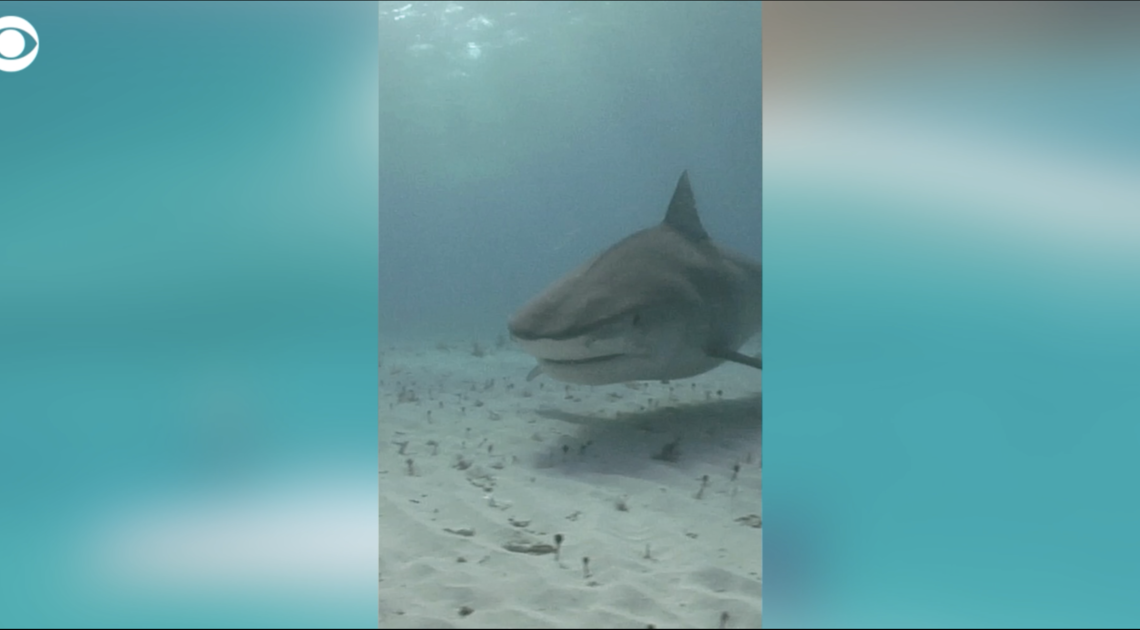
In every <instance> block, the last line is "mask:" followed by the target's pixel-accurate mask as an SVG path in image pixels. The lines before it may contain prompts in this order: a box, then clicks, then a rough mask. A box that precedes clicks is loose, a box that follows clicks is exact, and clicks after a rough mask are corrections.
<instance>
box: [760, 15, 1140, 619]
mask: <svg viewBox="0 0 1140 630" xmlns="http://www.w3.org/2000/svg"><path fill="white" fill-rule="evenodd" d="M763 10H764V15H763V17H764V21H763V23H764V27H763V38H764V50H763V54H764V59H763V64H764V99H765V100H764V125H765V128H764V217H765V225H764V228H765V229H764V240H765V243H764V245H765V247H764V271H765V291H766V295H765V302H764V303H765V306H766V308H767V310H766V312H765V313H764V318H765V319H764V323H765V331H764V333H765V338H764V342H765V357H764V358H765V367H766V373H765V375H764V377H765V378H764V385H765V392H764V394H765V396H764V402H765V409H764V419H765V423H764V428H765V435H764V446H765V451H764V458H765V471H764V472H765V478H764V481H765V486H764V501H765V505H764V507H765V510H764V513H765V519H764V525H765V533H766V537H765V541H764V542H765V574H764V578H765V587H766V589H765V596H766V597H765V599H766V601H765V603H766V609H765V619H764V621H765V627H773V628H779V627H847V628H860V627H882V628H886V627H916V628H923V627H958V628H966V627H998V628H1000V627H1040V628H1047V627H1053V628H1060V627H1133V626H1135V624H1136V623H1137V622H1138V621H1140V599H1138V598H1137V597H1135V592H1136V590H1137V587H1138V586H1140V542H1138V540H1140V539H1138V537H1137V531H1138V530H1140V504H1138V503H1137V501H1136V499H1135V496H1136V491H1135V486H1136V483H1137V480H1140V459H1138V458H1137V457H1136V453H1137V452H1140V433H1138V428H1140V116H1137V112H1140V5H1137V3H1112V2H986V3H966V2H962V3H959V2H802V3H801V2H765V3H764V9H763Z"/></svg>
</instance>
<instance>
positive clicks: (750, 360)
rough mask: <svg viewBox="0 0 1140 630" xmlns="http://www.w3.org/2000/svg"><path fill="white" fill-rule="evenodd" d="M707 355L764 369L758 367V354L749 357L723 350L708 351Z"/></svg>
mask: <svg viewBox="0 0 1140 630" xmlns="http://www.w3.org/2000/svg"><path fill="white" fill-rule="evenodd" d="M709 356H713V357H716V358H718V359H724V360H725V361H732V362H733V363H739V364H741V365H747V366H748V367H754V368H756V369H757V370H762V369H764V368H762V367H760V357H759V356H755V357H750V356H748V355H747V354H741V353H739V352H733V351H731V350H729V351H724V352H710V353H709Z"/></svg>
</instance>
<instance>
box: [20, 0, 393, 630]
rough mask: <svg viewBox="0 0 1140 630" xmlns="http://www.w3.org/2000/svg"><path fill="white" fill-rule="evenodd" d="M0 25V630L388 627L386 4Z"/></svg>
mask: <svg viewBox="0 0 1140 630" xmlns="http://www.w3.org/2000/svg"><path fill="white" fill-rule="evenodd" d="M8 15H12V16H18V17H20V18H23V19H24V20H26V21H27V22H29V23H30V24H32V25H33V26H34V28H35V31H36V35H38V38H39V42H38V44H36V43H35V42H33V41H31V39H29V38H27V37H25V42H24V44H25V50H28V48H27V47H29V46H32V45H35V46H38V49H37V50H36V58H35V60H34V62H33V63H32V64H30V65H29V66H28V67H27V68H25V69H24V70H22V71H19V72H11V73H7V72H5V73H0V121H2V123H3V128H2V131H0V624H3V625H5V626H12V627H20V626H24V627H68V626H72V627H83V626H109V627H116V626H118V627H151V626H153V627H209V626H220V627H241V626H259V627H274V626H276V627H306V626H312V627H375V624H376V619H377V617H376V615H377V568H376V553H377V536H378V524H377V505H378V503H377V502H378V488H377V483H378V481H377V424H376V423H377V393H376V392H377V390H376V387H377V377H378V374H377V372H378V367H377V365H378V363H377V313H378V305H379V296H378V284H377V277H378V272H377V260H378V256H377V241H378V227H379V226H378V219H377V217H378V202H379V198H378V190H377V185H378V175H377V169H378V164H379V160H378V150H379V149H378V116H377V112H378V98H379V85H378V82H379V66H378V64H379V59H378V41H377V38H378V7H377V5H376V3H368V2H288V3H285V2H248V3H247V2H122V3H119V2H75V3H71V2H5V3H2V4H0V16H8ZM4 37H6V46H9V47H10V46H14V45H15V44H13V43H12V42H17V43H18V40H16V39H14V36H12V35H4ZM5 50H6V51H9V52H5V54H6V55H11V53H10V49H9V48H6V49H5ZM20 54H24V53H20Z"/></svg>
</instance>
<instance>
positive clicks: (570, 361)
mask: <svg viewBox="0 0 1140 630" xmlns="http://www.w3.org/2000/svg"><path fill="white" fill-rule="evenodd" d="M624 356H626V355H624V354H603V355H601V356H596V357H590V358H589V359H561V360H557V359H542V362H543V363H550V364H553V365H589V364H591V363H601V362H603V361H610V360H613V359H617V358H620V357H624Z"/></svg>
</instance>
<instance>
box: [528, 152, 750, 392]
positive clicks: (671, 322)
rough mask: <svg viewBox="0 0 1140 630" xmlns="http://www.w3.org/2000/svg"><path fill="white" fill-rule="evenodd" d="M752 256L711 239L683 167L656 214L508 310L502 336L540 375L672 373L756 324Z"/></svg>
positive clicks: (695, 365)
mask: <svg viewBox="0 0 1140 630" xmlns="http://www.w3.org/2000/svg"><path fill="white" fill-rule="evenodd" d="M760 305H761V273H760V264H759V263H758V262H755V261H753V260H751V259H749V258H747V257H745V256H743V255H741V254H738V253H736V252H733V251H730V250H728V249H726V248H724V247H721V246H718V245H716V244H715V243H713V242H712V240H711V239H710V238H709V235H708V233H707V232H705V229H704V227H703V226H702V225H701V220H700V216H699V215H698V213H697V205H696V199H695V197H694V195H693V190H692V187H691V186H690V184H689V176H688V172H687V171H686V172H684V173H682V174H681V177H680V179H679V180H678V182H677V187H676V189H675V190H674V192H673V198H672V201H671V202H670V203H669V209H668V211H667V212H666V214H665V219H664V221H662V222H661V223H660V224H658V225H657V226H655V227H652V228H649V229H646V230H642V231H640V232H637V233H635V234H633V235H631V236H628V237H626V238H625V239H623V240H621V241H619V242H618V243H616V244H615V245H613V246H612V247H610V248H609V249H607V250H606V251H604V252H602V253H601V254H598V255H597V256H595V257H594V258H592V259H590V260H589V261H587V262H586V263H585V264H583V265H582V266H580V267H579V268H577V269H576V270H574V271H572V272H571V273H570V274H568V275H566V276H565V277H563V278H562V279H560V280H558V281H557V282H555V283H554V284H552V285H551V286H550V287H548V288H547V289H546V290H545V291H543V292H542V293H540V294H539V295H537V296H535V297H534V298H533V299H532V300H531V301H530V302H528V303H527V304H526V305H525V306H523V307H522V308H521V309H520V310H519V311H518V312H517V313H515V314H514V316H513V317H511V319H510V321H509V323H508V326H507V328H508V330H509V331H510V334H511V338H512V340H514V342H515V343H516V344H518V345H519V346H520V347H521V348H522V349H523V350H524V351H525V352H527V353H528V354H530V355H532V356H534V357H535V358H536V359H537V360H538V367H537V368H535V370H534V371H532V372H531V374H530V377H529V378H534V377H535V376H537V375H538V374H539V373H545V374H547V375H549V376H551V377H552V378H555V379H558V380H560V381H564V382H568V383H575V384H580V385H608V384H612V383H623V382H630V381H645V380H673V379H682V378H689V377H692V376H697V375H699V374H703V373H705V372H708V371H709V370H711V369H713V368H715V367H717V366H719V365H721V364H722V363H724V362H725V361H731V362H736V363H740V364H743V365H747V366H750V367H754V368H756V369H760V367H761V365H760V359H759V358H754V357H749V356H745V355H743V354H741V353H740V352H739V350H740V347H741V346H742V345H744V343H745V342H746V341H748V340H749V339H750V338H752V337H753V336H754V335H755V334H757V333H758V332H760V319H761V317H760V314H761V308H760Z"/></svg>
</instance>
